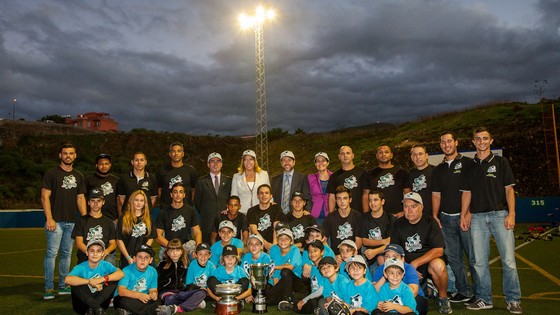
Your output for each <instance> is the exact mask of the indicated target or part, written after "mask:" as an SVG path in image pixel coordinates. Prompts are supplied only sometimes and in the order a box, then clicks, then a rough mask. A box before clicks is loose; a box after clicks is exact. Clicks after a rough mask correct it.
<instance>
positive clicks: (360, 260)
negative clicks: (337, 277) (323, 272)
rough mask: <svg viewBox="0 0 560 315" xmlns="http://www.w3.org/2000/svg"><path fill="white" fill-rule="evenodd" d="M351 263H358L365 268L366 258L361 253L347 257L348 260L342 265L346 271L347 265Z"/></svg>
mask: <svg viewBox="0 0 560 315" xmlns="http://www.w3.org/2000/svg"><path fill="white" fill-rule="evenodd" d="M351 263H359V264H362V265H364V267H366V268H367V264H366V260H365V259H364V257H363V256H362V255H355V256H352V257H350V258H348V260H347V261H346V265H345V266H344V269H346V271H348V266H350V264H351Z"/></svg>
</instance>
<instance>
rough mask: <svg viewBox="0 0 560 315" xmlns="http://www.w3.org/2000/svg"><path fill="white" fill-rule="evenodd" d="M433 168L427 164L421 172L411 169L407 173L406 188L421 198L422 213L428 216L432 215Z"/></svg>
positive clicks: (414, 168)
mask: <svg viewBox="0 0 560 315" xmlns="http://www.w3.org/2000/svg"><path fill="white" fill-rule="evenodd" d="M434 168H435V167H434V166H433V165H430V164H428V166H427V167H426V168H424V169H423V170H419V169H417V168H416V167H413V168H411V169H410V170H409V171H408V186H409V187H410V189H411V190H412V191H413V192H416V193H418V194H419V195H420V197H422V203H423V204H424V210H423V212H424V214H425V215H429V216H431V215H432V172H433V171H434Z"/></svg>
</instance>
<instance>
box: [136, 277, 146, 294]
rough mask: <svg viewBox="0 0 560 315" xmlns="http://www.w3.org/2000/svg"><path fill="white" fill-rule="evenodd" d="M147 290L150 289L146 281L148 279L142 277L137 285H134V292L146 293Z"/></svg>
mask: <svg viewBox="0 0 560 315" xmlns="http://www.w3.org/2000/svg"><path fill="white" fill-rule="evenodd" d="M147 289H148V282H147V281H146V278H144V277H142V278H140V279H138V281H136V284H135V285H134V288H133V289H132V291H136V292H146V290H147Z"/></svg>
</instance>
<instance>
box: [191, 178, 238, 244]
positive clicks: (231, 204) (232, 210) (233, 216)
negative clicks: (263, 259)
mask: <svg viewBox="0 0 560 315" xmlns="http://www.w3.org/2000/svg"><path fill="white" fill-rule="evenodd" d="M199 183H200V181H199ZM197 193H198V190H197ZM226 207H227V210H226V213H223V212H219V213H218V214H217V215H216V219H215V220H214V224H213V225H212V235H211V236H210V240H211V242H212V244H214V243H216V242H217V241H220V240H221V238H220V235H218V231H219V230H220V229H219V227H220V222H222V221H225V220H229V221H231V222H232V223H233V225H234V226H235V228H236V230H237V234H235V236H233V237H235V238H238V239H240V240H241V241H243V244H247V239H248V238H249V223H247V216H246V215H245V214H243V213H241V212H239V209H241V201H240V199H239V197H237V196H229V198H228V201H227V204H226Z"/></svg>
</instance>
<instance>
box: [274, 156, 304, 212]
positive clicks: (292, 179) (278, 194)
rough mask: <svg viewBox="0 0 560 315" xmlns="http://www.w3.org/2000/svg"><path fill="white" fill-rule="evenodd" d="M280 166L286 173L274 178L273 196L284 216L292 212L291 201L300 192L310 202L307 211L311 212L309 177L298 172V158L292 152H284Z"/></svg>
mask: <svg viewBox="0 0 560 315" xmlns="http://www.w3.org/2000/svg"><path fill="white" fill-rule="evenodd" d="M280 164H281V165H282V169H284V171H283V172H282V173H281V174H278V175H276V176H274V178H272V196H274V201H275V202H276V203H278V204H279V205H280V207H281V208H282V212H283V213H284V216H286V215H287V214H289V213H290V212H291V209H290V200H291V197H292V194H293V193H294V192H296V191H299V192H301V193H302V194H303V197H304V199H305V200H309V201H310V202H308V203H307V204H306V205H305V208H304V209H305V210H307V211H311V206H312V204H311V193H310V192H309V182H308V181H307V175H305V174H303V173H301V172H296V171H295V170H294V166H295V165H296V157H295V156H294V153H293V152H292V151H288V150H286V151H283V152H282V153H280Z"/></svg>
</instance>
